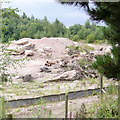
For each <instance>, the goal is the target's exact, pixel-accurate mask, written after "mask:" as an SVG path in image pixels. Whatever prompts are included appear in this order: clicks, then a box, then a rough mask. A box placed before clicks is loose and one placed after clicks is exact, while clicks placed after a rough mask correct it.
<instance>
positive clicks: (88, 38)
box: [86, 33, 95, 43]
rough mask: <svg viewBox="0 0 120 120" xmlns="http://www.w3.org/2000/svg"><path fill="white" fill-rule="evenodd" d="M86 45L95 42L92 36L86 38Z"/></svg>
mask: <svg viewBox="0 0 120 120" xmlns="http://www.w3.org/2000/svg"><path fill="white" fill-rule="evenodd" d="M86 40H87V42H88V43H93V42H94V41H95V35H94V34H92V33H91V34H89V35H88V36H87V38H86Z"/></svg>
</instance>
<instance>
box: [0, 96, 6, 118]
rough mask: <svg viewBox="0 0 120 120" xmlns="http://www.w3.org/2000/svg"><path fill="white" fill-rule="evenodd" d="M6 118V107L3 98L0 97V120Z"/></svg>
mask: <svg viewBox="0 0 120 120" xmlns="http://www.w3.org/2000/svg"><path fill="white" fill-rule="evenodd" d="M2 118H6V107H5V101H4V98H3V97H0V119H2Z"/></svg>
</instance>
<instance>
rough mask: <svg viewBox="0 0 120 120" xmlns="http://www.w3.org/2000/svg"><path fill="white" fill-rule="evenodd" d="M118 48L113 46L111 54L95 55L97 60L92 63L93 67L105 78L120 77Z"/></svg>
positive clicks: (119, 51)
mask: <svg viewBox="0 0 120 120" xmlns="http://www.w3.org/2000/svg"><path fill="white" fill-rule="evenodd" d="M119 56H120V48H119V47H118V46H114V48H113V49H112V54H111V55H110V54H107V55H103V56H97V61H96V62H94V63H93V67H94V68H95V69H97V70H98V71H99V72H100V73H101V74H103V75H105V76H106V77H107V78H114V79H117V80H119V78H120V62H119V61H120V57H119Z"/></svg>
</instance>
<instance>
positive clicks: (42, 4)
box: [4, 0, 89, 27]
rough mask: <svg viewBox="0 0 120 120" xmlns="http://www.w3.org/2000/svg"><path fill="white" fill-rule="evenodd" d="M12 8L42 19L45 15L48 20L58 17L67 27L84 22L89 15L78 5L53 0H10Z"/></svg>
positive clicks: (51, 20)
mask: <svg viewBox="0 0 120 120" xmlns="http://www.w3.org/2000/svg"><path fill="white" fill-rule="evenodd" d="M10 1H11V2H10V3H9V4H6V5H4V6H7V7H8V6H10V7H12V8H18V9H19V10H21V13H22V12H25V13H26V14H27V15H28V16H31V15H33V16H34V17H35V18H38V19H43V18H44V16H47V18H48V20H49V21H50V22H53V21H54V20H55V19H56V18H58V19H59V20H60V21H61V22H62V23H63V24H64V25H65V26H67V27H69V26H72V25H74V24H82V25H83V24H84V23H85V22H86V20H87V19H89V16H88V15H87V14H86V12H85V11H84V10H82V9H80V8H78V7H74V6H66V5H61V4H60V3H58V2H56V1H55V0H10Z"/></svg>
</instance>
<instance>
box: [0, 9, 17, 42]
mask: <svg viewBox="0 0 120 120" xmlns="http://www.w3.org/2000/svg"><path fill="white" fill-rule="evenodd" d="M17 11H18V10H17V9H10V8H5V9H1V17H2V19H1V23H2V24H1V25H0V29H1V32H2V33H1V42H8V41H9V40H10V39H11V38H12V35H13V33H14V32H15V31H17V30H18V28H17V24H18V23H19V16H18V15H17V13H16V12H17ZM13 39H14V38H13Z"/></svg>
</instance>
